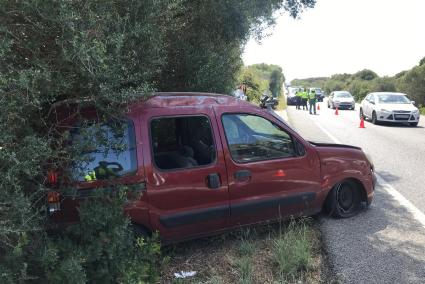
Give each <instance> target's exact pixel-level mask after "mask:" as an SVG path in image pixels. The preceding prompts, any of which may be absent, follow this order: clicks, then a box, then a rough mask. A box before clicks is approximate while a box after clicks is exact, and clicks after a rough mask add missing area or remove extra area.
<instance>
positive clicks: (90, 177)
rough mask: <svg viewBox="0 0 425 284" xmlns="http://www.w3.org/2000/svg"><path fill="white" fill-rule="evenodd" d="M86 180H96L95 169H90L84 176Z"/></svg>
mask: <svg viewBox="0 0 425 284" xmlns="http://www.w3.org/2000/svg"><path fill="white" fill-rule="evenodd" d="M84 180H85V181H94V180H96V173H95V172H94V171H89V172H88V173H87V174H86V175H85V176H84Z"/></svg>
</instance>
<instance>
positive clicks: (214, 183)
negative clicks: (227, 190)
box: [207, 173, 221, 189]
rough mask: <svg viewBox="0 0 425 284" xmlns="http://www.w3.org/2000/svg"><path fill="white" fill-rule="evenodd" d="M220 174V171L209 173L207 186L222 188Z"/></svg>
mask: <svg viewBox="0 0 425 284" xmlns="http://www.w3.org/2000/svg"><path fill="white" fill-rule="evenodd" d="M220 185H221V183H220V175H219V174H218V173H214V174H209V175H208V176H207V186H208V187H209V188H211V189H217V188H220Z"/></svg>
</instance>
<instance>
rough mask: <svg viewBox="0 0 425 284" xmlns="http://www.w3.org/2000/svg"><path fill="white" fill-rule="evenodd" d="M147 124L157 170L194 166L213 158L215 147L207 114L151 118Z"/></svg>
mask: <svg viewBox="0 0 425 284" xmlns="http://www.w3.org/2000/svg"><path fill="white" fill-rule="evenodd" d="M150 127H151V139H152V141H151V143H152V150H153V157H154V161H155V165H156V166H157V167H158V168H159V169H161V170H170V169H182V168H193V167H199V166H205V165H209V164H211V163H213V162H214V161H215V157H216V149H215V145H214V139H213V135H212V131H211V123H210V120H209V119H208V117H206V116H201V115H199V116H180V117H160V118H154V119H152V121H151V125H150Z"/></svg>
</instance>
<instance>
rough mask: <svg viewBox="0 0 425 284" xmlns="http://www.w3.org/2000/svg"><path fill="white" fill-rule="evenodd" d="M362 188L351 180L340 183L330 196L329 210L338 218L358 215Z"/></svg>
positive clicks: (328, 201) (327, 207)
mask: <svg viewBox="0 0 425 284" xmlns="http://www.w3.org/2000/svg"><path fill="white" fill-rule="evenodd" d="M361 190H362V189H361V188H359V186H358V185H357V184H356V183H355V182H353V181H351V180H345V181H342V182H340V183H338V184H337V185H335V187H334V188H333V189H332V191H331V192H330V194H329V196H328V200H327V204H326V209H327V211H328V212H329V213H330V215H332V216H333V217H336V218H348V217H352V216H354V215H356V214H357V213H358V212H359V211H360V205H361Z"/></svg>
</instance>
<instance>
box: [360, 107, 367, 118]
mask: <svg viewBox="0 0 425 284" xmlns="http://www.w3.org/2000/svg"><path fill="white" fill-rule="evenodd" d="M359 117H360V119H362V118H363V119H364V120H366V116H364V113H363V109H362V108H360V110H359Z"/></svg>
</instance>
